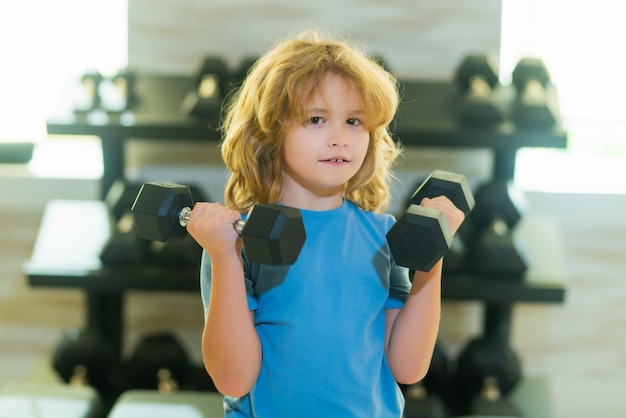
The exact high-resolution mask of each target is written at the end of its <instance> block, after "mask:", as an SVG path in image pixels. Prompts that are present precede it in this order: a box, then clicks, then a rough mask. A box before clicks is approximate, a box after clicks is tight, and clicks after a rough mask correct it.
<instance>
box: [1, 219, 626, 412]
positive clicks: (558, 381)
mask: <svg viewBox="0 0 626 418" xmlns="http://www.w3.org/2000/svg"><path fill="white" fill-rule="evenodd" d="M40 220H41V213H39V212H36V213H35V212H33V213H29V212H23V213H15V212H9V211H0V231H2V234H1V235H0V370H2V372H0V384H2V383H5V382H9V381H21V380H51V379H55V376H54V374H53V373H52V372H51V371H50V369H49V364H48V362H49V358H50V355H51V353H52V351H53V350H54V347H55V346H56V344H57V343H58V340H59V338H60V335H61V333H62V332H63V330H65V329H66V328H67V327H71V326H80V325H81V323H82V320H83V313H82V308H83V298H82V294H81V293H80V292H79V291H77V290H73V289H42V288H37V289H34V288H30V287H29V286H28V284H27V282H26V279H25V278H24V276H23V275H22V271H21V266H22V263H23V261H24V260H25V259H26V258H28V257H29V255H30V253H31V252H32V249H33V244H34V241H35V237H36V234H37V230H38V227H39V222H40ZM561 229H562V232H563V236H562V239H563V244H564V257H565V265H566V268H567V275H568V283H569V284H568V287H567V295H566V302H565V303H564V304H563V305H530V304H529V305H524V304H521V305H518V306H516V308H515V313H514V315H515V317H514V323H513V331H512V332H513V336H512V342H513V345H514V347H515V349H516V350H517V352H518V354H519V355H520V357H521V358H522V365H523V367H524V371H525V373H526V374H527V375H532V376H543V377H547V378H548V379H549V380H550V382H551V383H550V387H551V389H550V392H551V395H552V399H551V402H552V410H553V416H552V418H565V417H569V418H572V417H588V416H602V417H604V418H610V417H618V416H619V417H623V416H624V411H626V401H625V400H624V397H623V393H625V391H626V374H625V373H624V370H625V368H626V357H625V353H626V350H625V346H624V342H623V341H624V336H623V331H622V330H623V329H624V325H625V324H626V310H624V309H623V307H624V302H625V301H626V286H624V277H623V272H624V271H625V270H626V259H625V257H624V254H626V229H611V228H608V227H603V228H601V227H598V226H597V225H593V224H587V223H580V222H573V221H567V220H564V221H563V222H562V224H561ZM68 250H69V251H71V249H68ZM476 310H477V308H476V306H475V305H473V304H472V303H468V304H461V303H454V304H452V303H444V312H443V319H442V330H441V334H442V337H444V338H446V337H450V340H451V341H454V340H455V339H457V340H458V339H459V332H460V331H459V329H460V328H462V326H463V324H467V320H466V319H465V317H463V318H461V319H462V320H461V321H459V316H460V315H465V313H467V312H470V313H472V311H476ZM477 316H479V315H477ZM125 318H126V323H125V325H126V329H127V334H126V346H127V347H132V346H133V344H134V342H136V340H137V338H138V337H139V336H141V335H142V334H144V333H146V332H151V331H160V330H175V332H176V333H177V335H178V336H180V337H181V339H182V340H183V342H184V343H185V344H186V346H187V348H188V350H189V352H190V354H191V356H192V358H193V359H194V360H196V361H198V362H199V361H200V352H199V348H200V332H201V329H202V305H201V302H200V298H199V297H198V295H197V294H154V293H131V294H129V295H127V298H126V315H125ZM469 322H472V321H469ZM474 322H476V323H479V322H480V321H479V320H476V321H474ZM620 394H622V395H620ZM594 399H595V401H594ZM577 400H579V401H577Z"/></svg>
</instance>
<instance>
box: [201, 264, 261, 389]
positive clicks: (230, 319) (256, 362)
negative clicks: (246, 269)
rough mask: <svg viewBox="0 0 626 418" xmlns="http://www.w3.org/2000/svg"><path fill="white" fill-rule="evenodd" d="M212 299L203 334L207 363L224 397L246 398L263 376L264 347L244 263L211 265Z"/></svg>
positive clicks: (203, 348)
mask: <svg viewBox="0 0 626 418" xmlns="http://www.w3.org/2000/svg"><path fill="white" fill-rule="evenodd" d="M211 271H212V273H211V277H212V280H211V296H210V300H209V309H208V314H207V318H206V322H205V326H204V332H203V335H202V355H203V359H204V364H205V367H206V369H207V371H208V372H209V374H210V376H211V378H212V379H213V382H214V383H215V386H216V387H217V389H218V390H219V391H220V392H221V393H222V394H224V395H229V396H244V395H246V394H247V393H248V392H249V391H250V389H251V388H252V386H253V385H254V383H255V382H256V379H257V377H258V374H259V370H260V367H261V344H260V341H259V337H258V334H257V332H256V329H255V327H254V319H253V313H252V312H250V311H249V309H248V301H247V297H246V288H245V281H244V275H243V268H242V266H241V260H240V259H237V260H228V261H227V262H221V263H219V262H218V263H213V264H212V265H211Z"/></svg>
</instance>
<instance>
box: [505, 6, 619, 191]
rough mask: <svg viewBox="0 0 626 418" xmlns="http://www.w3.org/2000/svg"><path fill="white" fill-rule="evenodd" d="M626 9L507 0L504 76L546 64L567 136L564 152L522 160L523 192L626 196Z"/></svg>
mask: <svg viewBox="0 0 626 418" xmlns="http://www.w3.org/2000/svg"><path fill="white" fill-rule="evenodd" d="M623 10H624V9H623V6H622V4H621V3H620V2H615V1H612V0H594V1H580V2H572V1H566V0H527V1H523V2H520V1H517V0H504V1H503V17H502V44H501V57H500V58H501V65H500V70H501V75H503V76H504V75H506V74H510V73H511V71H512V69H513V67H514V66H515V64H516V62H517V59H519V57H521V56H524V55H531V56H537V57H539V58H542V59H543V60H544V61H545V63H546V66H547V67H548V69H549V70H550V73H551V76H552V79H553V81H554V84H555V86H556V87H557V89H558V92H559V103H560V107H561V113H562V116H563V119H564V124H565V128H566V130H567V131H568V147H567V149H566V150H554V149H523V150H521V151H520V152H519V153H518V158H517V169H516V174H515V178H516V181H517V182H518V183H519V184H520V186H521V187H523V188H525V189H535V190H543V191H562V192H594V193H626V185H625V184H624V181H623V179H624V178H626V105H624V98H625V97H626V77H625V76H624V74H626V59H625V58H624V56H623V53H622V51H623V45H622V44H623V40H624V39H626V26H625V25H624V24H623ZM508 81H509V80H508V79H507V78H506V77H503V82H505V83H506V82H508Z"/></svg>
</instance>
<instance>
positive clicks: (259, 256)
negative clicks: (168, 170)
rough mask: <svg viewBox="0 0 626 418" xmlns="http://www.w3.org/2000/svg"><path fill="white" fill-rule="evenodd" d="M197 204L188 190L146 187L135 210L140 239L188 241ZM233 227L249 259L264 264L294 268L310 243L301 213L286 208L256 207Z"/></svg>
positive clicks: (174, 186)
mask: <svg viewBox="0 0 626 418" xmlns="http://www.w3.org/2000/svg"><path fill="white" fill-rule="evenodd" d="M193 204H194V202H193V198H192V196H191V192H190V190H189V187H187V186H183V185H180V184H174V183H144V184H143V186H142V187H141V189H140V191H139V193H138V194H137V198H136V199H135V203H134V204H133V208H132V212H133V215H134V217H135V225H136V227H137V235H138V236H139V237H140V238H144V239H149V240H153V241H161V242H165V241H169V240H172V239H180V238H184V237H185V236H186V235H187V229H186V227H187V222H188V221H189V215H190V213H191V210H192V209H191V208H193ZM233 227H234V228H235V230H236V231H237V233H238V234H239V235H241V237H242V239H243V245H244V248H245V250H246V254H247V256H248V259H249V260H250V261H253V262H257V263H262V264H268V265H286V264H293V263H294V262H295V261H296V259H297V258H298V255H299V254H300V250H301V249H302V246H303V245H304V241H305V240H306V233H305V230H304V223H303V222H302V215H301V214H300V211H299V210H298V209H295V208H290V207H286V206H279V205H272V204H259V205H255V206H254V207H253V208H252V209H251V210H250V212H249V214H248V218H247V220H246V221H245V222H244V221H237V222H235V223H234V224H233Z"/></svg>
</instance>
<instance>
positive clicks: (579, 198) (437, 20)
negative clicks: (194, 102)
mask: <svg viewBox="0 0 626 418" xmlns="http://www.w3.org/2000/svg"><path fill="white" fill-rule="evenodd" d="M622 9H623V8H622V7H621V5H620V4H619V2H614V1H611V0H595V1H588V0H584V1H578V2H567V1H564V0H520V1H516V0H483V1H480V2H476V1H475V2H467V1H462V0H440V1H433V0H418V1H400V0H389V1H385V2H382V1H373V0H367V1H356V0H347V1H343V2H336V1H330V0H318V1H316V2H313V3H302V2H300V3H298V2H292V1H287V0H271V1H264V2H255V1H252V0H228V1H226V0H214V1H201V0H188V1H184V2H180V1H174V0H152V1H149V0H125V1H122V0H107V1H104V0H82V1H78V0H56V1H54V2H48V1H37V0H22V1H20V2H13V3H11V4H8V3H2V4H1V5H0V34H1V35H2V36H0V39H2V40H1V41H0V44H1V45H2V48H1V51H2V65H1V66H0V115H2V116H1V121H2V122H1V123H0V154H1V155H2V158H1V160H2V161H0V231H1V232H0V370H2V371H1V372H0V384H2V383H4V382H10V381H16V380H36V379H44V380H45V379H52V378H53V377H52V376H53V375H54V373H53V371H52V370H50V366H49V362H50V356H51V353H52V352H53V350H54V348H55V346H56V345H57V344H58V342H59V339H60V336H61V334H62V333H63V331H64V330H65V329H67V328H69V327H80V326H82V325H83V322H84V309H85V298H84V295H83V292H82V291H81V290H80V289H76V288H63V287H56V288H46V287H32V286H29V283H28V281H27V279H26V277H25V275H24V272H23V269H22V266H23V264H24V262H25V261H26V260H28V259H29V257H30V256H31V254H32V252H33V248H34V245H35V242H36V238H37V234H38V232H39V226H40V223H41V219H42V215H43V213H44V210H45V208H46V206H47V204H48V203H49V202H50V201H52V200H57V199H58V200H86V201H90V200H98V199H100V198H101V195H102V192H103V191H102V190H101V182H100V179H101V177H102V175H103V170H104V167H103V160H102V144H101V138H99V137H98V136H84V135H81V136H77V135H58V134H55V135H49V134H48V132H47V128H46V120H47V118H49V117H50V116H51V115H53V114H55V112H57V111H58V109H59V107H60V106H63V104H64V103H66V102H67V99H68V93H67V92H68V87H67V86H68V84H71V83H72V82H73V80H76V79H78V78H79V77H81V75H82V74H84V73H85V71H86V70H88V69H97V70H98V71H99V72H101V73H102V74H103V75H105V76H107V75H109V76H111V75H113V74H115V73H116V72H117V71H119V70H120V69H123V68H127V69H130V70H132V71H134V72H136V73H138V74H156V75H163V76H190V75H192V74H193V73H194V71H196V69H197V67H198V63H199V62H200V60H201V58H202V57H204V56H208V55H217V56H221V57H222V58H224V59H225V60H226V62H227V63H228V65H230V66H231V67H232V68H235V67H237V66H238V65H239V63H240V62H241V61H242V60H244V59H246V58H249V57H254V56H258V55H259V54H261V53H262V52H263V51H265V50H266V49H267V48H269V47H270V46H271V45H272V44H273V43H274V41H275V40H276V39H278V38H280V37H282V36H284V35H287V34H290V33H293V32H297V31H300V30H302V29H308V28H319V29H323V30H330V31H334V32H338V33H341V34H344V35H349V36H350V37H351V38H352V39H354V40H357V41H359V42H363V43H365V44H366V45H367V47H368V48H369V50H370V51H371V52H372V53H374V54H376V55H378V56H381V57H383V58H384V60H385V63H386V64H387V65H388V66H389V68H390V69H391V70H392V71H393V72H394V73H395V74H396V75H397V76H398V78H400V79H401V80H409V81H411V80H415V81H429V82H430V81H432V82H450V81H452V80H453V78H454V76H455V70H456V68H457V66H458V65H459V63H460V62H461V60H462V59H463V57H465V56H466V55H468V54H488V55H489V56H491V57H493V58H494V62H495V64H496V68H497V70H498V73H499V74H498V76H499V82H500V83H501V85H503V86H508V85H510V83H511V73H512V71H513V69H514V67H515V65H516V63H517V62H518V60H519V59H520V58H521V57H524V56H533V57H539V58H541V59H542V60H543V61H544V62H545V64H546V66H547V68H548V69H549V71H550V74H551V78H552V83H553V85H554V86H555V87H556V89H557V92H558V101H559V108H560V120H559V124H560V126H561V127H562V128H563V130H564V131H565V132H566V133H567V142H566V146H565V147H564V148H551V147H542V146H530V147H520V149H519V150H518V151H517V152H516V156H515V166H514V167H515V171H514V177H513V179H514V181H515V184H516V186H517V187H519V189H520V190H522V191H523V193H524V195H525V196H526V198H527V200H528V207H529V210H528V213H529V214H532V215H533V216H535V215H536V216H539V217H547V218H550V219H556V220H557V221H558V249H559V251H558V257H559V260H557V261H558V262H557V264H559V266H560V267H562V272H563V274H562V276H559V277H558V280H559V281H561V280H563V283H564V288H565V298H564V301H563V302H562V303H554V304H537V303H529V302H520V303H516V304H515V305H514V306H513V310H512V312H513V314H512V323H511V336H510V342H511V345H512V346H513V347H514V349H515V350H516V352H517V354H518V355H519V357H520V359H521V363H522V365H523V371H524V374H525V375H528V376H544V377H547V378H548V379H550V382H552V383H551V386H550V388H551V391H552V394H553V395H554V396H553V397H554V401H553V412H554V416H555V417H556V416H565V415H567V416H589V413H587V412H588V411H589V410H584V409H581V408H582V406H581V405H578V403H576V402H575V401H573V400H571V398H572V397H574V398H576V397H577V396H579V395H580V396H582V394H589V396H592V397H593V399H595V402H592V401H589V402H587V401H585V402H587V403H586V405H593V406H592V407H590V408H594V409H593V410H592V411H591V412H590V413H592V412H597V416H604V417H609V416H615V417H617V416H623V413H624V411H626V404H624V401H623V399H620V396H619V394H620V393H623V391H624V389H626V344H625V343H624V341H626V340H625V338H624V334H625V332H626V331H625V330H626V311H625V310H624V309H623V306H624V304H625V303H626V286H625V285H624V283H623V277H622V276H623V272H624V271H625V270H626V217H625V215H624V213H625V210H626V185H625V182H624V179H625V178H626V151H625V149H626V107H625V106H624V104H623V99H624V97H626V77H624V74H626V60H624V59H623V57H622V55H623V54H622V53H620V52H619V51H621V50H622V49H623V48H622V45H621V44H622V42H623V39H626V27H625V26H624V25H623V22H622V20H623V19H622V16H623V13H622V12H623V10H622ZM401 139H402V138H400V140H401ZM174 145H175V146H174ZM125 147H126V149H125V170H126V171H125V174H126V176H127V177H129V178H136V179H145V178H148V177H151V178H153V179H157V177H159V178H158V179H162V178H169V177H172V176H173V174H172V173H176V175H175V177H176V180H180V181H190V182H198V183H201V184H202V185H203V187H204V190H205V192H206V194H207V195H209V196H210V197H211V198H212V199H214V200H219V199H221V185H222V181H223V175H224V173H223V167H222V165H221V162H220V156H219V150H218V148H217V143H216V142H215V141H207V142H202V141H189V142H187V141H185V140H176V139H173V140H172V141H171V142H168V141H159V142H153V141H150V140H149V139H137V140H129V141H127V142H126V144H125ZM16 150H18V151H16ZM21 150H26V151H25V155H28V158H26V159H25V160H24V161H20V158H12V155H13V153H14V152H17V153H18V155H22V154H21ZM492 159H493V156H492V154H491V153H490V152H489V150H484V149H480V147H471V146H468V147H444V148H440V147H437V146H436V145H435V146H432V145H429V146H425V147H407V149H406V153H405V158H404V160H403V163H402V165H401V166H400V167H399V169H398V170H399V178H400V179H401V181H400V182H399V184H398V185H397V186H396V189H394V201H393V202H392V207H391V208H390V210H392V211H398V210H400V209H401V207H402V205H403V204H404V199H406V194H407V193H409V190H410V189H411V187H413V186H414V182H415V181H416V179H419V178H422V177H423V176H424V174H425V173H428V172H429V171H430V170H432V169H434V168H445V169H450V170H452V171H460V172H463V173H464V174H466V176H468V178H469V179H470V180H471V181H472V184H477V183H480V182H481V181H485V180H488V179H489V177H490V175H491V169H492V166H493V164H494V161H493V160H492ZM67 222H68V223H71V222H72V214H70V213H68V214H67ZM539 242H540V240H539ZM72 251H74V249H73V248H66V252H67V253H69V254H71V253H72ZM539 251H540V250H539ZM559 271H561V270H559ZM124 305H125V308H124V319H123V324H124V328H125V339H124V347H123V349H124V350H129V349H130V347H132V346H133V345H134V344H136V342H137V340H138V339H139V338H140V337H141V336H142V335H144V334H146V333H149V332H153V331H160V330H175V332H176V334H177V335H178V336H179V337H180V338H181V340H182V341H183V342H184V344H185V346H186V348H187V349H188V350H189V353H190V355H191V357H192V358H193V359H194V361H198V362H199V361H200V358H201V357H200V332H201V329H202V323H203V318H202V304H201V301H200V298H199V295H198V294H197V293H195V292H150V291H129V292H126V293H125V294H124ZM482 310H483V305H482V304H481V303H480V302H478V301H472V300H469V301H461V300H451V301H444V312H443V318H442V324H441V340H442V345H443V348H444V350H445V352H446V353H448V354H449V356H450V357H451V358H452V357H454V356H457V355H458V353H459V352H460V351H461V350H462V348H463V346H464V345H465V344H466V342H467V341H468V340H469V339H470V338H472V337H475V336H477V335H479V334H480V333H481V329H482ZM585 396H587V395H585ZM567 399H570V401H571V402H570V401H567ZM568 402H569V403H568ZM572 402H573V403H572ZM602 408H606V409H605V410H602ZM620 412H621V413H622V414H621V415H620ZM576 414H578V415H576Z"/></svg>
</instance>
